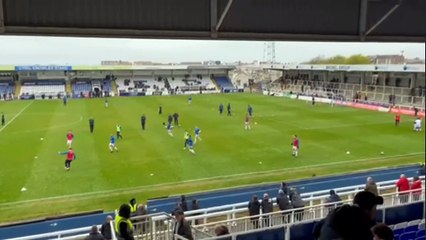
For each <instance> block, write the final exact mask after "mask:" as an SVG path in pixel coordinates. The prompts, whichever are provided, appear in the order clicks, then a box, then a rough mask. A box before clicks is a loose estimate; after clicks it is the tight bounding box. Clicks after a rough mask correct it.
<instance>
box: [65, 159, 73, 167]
mask: <svg viewBox="0 0 426 240" xmlns="http://www.w3.org/2000/svg"><path fill="white" fill-rule="evenodd" d="M71 162H72V160H68V159H67V160H65V167H66V168H71Z"/></svg>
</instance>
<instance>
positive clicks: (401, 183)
mask: <svg viewBox="0 0 426 240" xmlns="http://www.w3.org/2000/svg"><path fill="white" fill-rule="evenodd" d="M396 187H397V188H398V192H399V199H400V201H401V203H405V202H407V201H408V194H409V193H408V192H407V191H408V190H410V183H409V182H408V179H407V177H406V176H405V175H404V174H401V176H400V177H399V180H398V181H397V182H396Z"/></svg>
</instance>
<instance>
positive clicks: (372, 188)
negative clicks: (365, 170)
mask: <svg viewBox="0 0 426 240" xmlns="http://www.w3.org/2000/svg"><path fill="white" fill-rule="evenodd" d="M364 190H365V191H368V192H371V193H373V194H374V195H376V196H379V191H378V190H377V185H376V182H374V179H373V178H372V177H368V178H367V183H366V184H365V189H364Z"/></svg>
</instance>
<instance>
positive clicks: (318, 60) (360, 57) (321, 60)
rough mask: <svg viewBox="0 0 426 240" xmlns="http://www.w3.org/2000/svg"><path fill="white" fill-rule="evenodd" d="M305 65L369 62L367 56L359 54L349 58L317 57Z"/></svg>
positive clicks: (338, 56)
mask: <svg viewBox="0 0 426 240" xmlns="http://www.w3.org/2000/svg"><path fill="white" fill-rule="evenodd" d="M306 64H340V65H342V64H371V60H370V58H368V57H367V56H364V55H361V54H355V55H352V56H349V57H345V56H342V55H336V56H333V57H329V58H325V57H323V56H317V57H314V58H312V59H311V60H310V61H308V62H307V63H306Z"/></svg>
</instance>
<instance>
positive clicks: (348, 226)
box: [86, 165, 424, 240]
mask: <svg viewBox="0 0 426 240" xmlns="http://www.w3.org/2000/svg"><path fill="white" fill-rule="evenodd" d="M422 170H424V165H422ZM395 186H396V188H397V191H398V193H399V200H400V202H401V203H404V202H407V201H408V200H409V196H410V193H411V196H412V199H413V200H414V201H416V200H418V199H419V198H420V196H421V194H422V181H421V180H420V178H419V177H418V176H415V177H413V180H412V182H411V183H410V181H409V180H408V178H407V177H406V176H405V175H404V174H401V176H400V178H399V180H398V181H397V182H396V183H395ZM383 202H384V199H383V198H382V197H381V196H379V190H378V187H377V185H376V183H375V181H374V179H373V178H372V177H368V178H367V181H366V184H365V188H364V190H363V191H361V192H358V193H357V194H356V195H355V197H354V199H353V202H352V204H343V202H342V199H341V197H340V196H339V195H338V194H337V193H336V191H335V190H333V189H332V190H330V192H329V197H327V198H326V199H325V202H324V203H325V208H326V211H327V216H326V218H324V219H323V220H321V221H319V222H318V223H317V224H316V225H315V227H314V229H313V237H314V238H315V239H317V240H326V239H345V240H352V239H353V240H355V239H365V240H388V239H389V240H391V239H393V232H392V230H391V229H390V228H389V227H387V226H386V225H385V224H380V223H379V224H377V223H376V222H375V219H376V213H377V206H378V205H382V204H383ZM276 203H277V207H278V210H279V211H283V216H282V223H289V222H290V221H291V216H292V215H291V214H289V213H286V212H284V211H285V210H289V209H294V210H295V211H294V219H293V220H294V221H302V220H303V218H304V207H305V202H304V201H303V199H302V198H301V196H300V194H299V193H298V192H297V190H296V189H295V188H291V187H289V186H288V185H287V184H286V183H285V182H282V183H281V186H280V188H279V190H278V194H277V196H276ZM247 207H248V214H249V216H250V221H251V223H252V226H253V228H254V229H257V228H260V227H261V226H262V227H268V226H271V225H272V222H271V215H270V214H271V213H272V212H274V202H273V200H272V198H271V197H270V196H269V194H268V193H264V194H263V198H262V199H259V198H258V197H257V196H256V195H254V196H253V197H252V199H251V200H250V201H249V203H248V206H247ZM198 209H200V205H199V202H198V200H196V199H193V200H192V201H191V210H198ZM188 210H190V209H189V207H188V202H187V199H186V196H185V195H182V196H181V197H180V200H179V202H178V203H177V207H176V208H175V210H174V211H173V212H172V215H173V216H174V219H175V221H174V226H173V233H174V234H176V235H179V236H182V237H185V238H186V239H189V240H192V239H194V236H193V235H192V234H193V233H192V230H191V223H190V222H188V221H187V220H186V219H185V212H186V211H188ZM147 214H148V212H147V210H146V208H145V205H143V204H138V203H137V202H136V200H135V199H131V200H130V201H129V203H128V204H123V205H121V207H120V210H119V212H118V215H117V216H116V219H115V223H114V224H115V226H114V228H115V229H117V230H116V233H117V235H118V236H119V237H120V239H124V240H133V234H135V233H134V232H133V231H134V229H133V225H132V224H133V223H140V222H144V223H147V220H148V219H147V218H144V217H143V216H146V215H147ZM261 214H262V215H261ZM130 217H132V221H130ZM112 219H113V218H112V217H111V216H108V217H107V218H106V221H105V223H104V224H103V225H102V227H101V228H100V229H99V230H98V228H97V226H93V227H92V229H91V231H90V234H89V236H87V237H86V240H100V239H105V240H109V239H112V235H111V221H112ZM195 224H196V225H197V224H199V223H198V222H195ZM142 225H143V226H142V228H139V229H141V231H142V232H138V233H136V234H143V233H146V226H144V224H142ZM214 233H215V235H216V236H225V238H221V239H225V240H228V239H231V237H230V236H228V237H226V235H229V234H230V231H229V229H228V227H227V226H225V225H218V226H216V228H215V229H214Z"/></svg>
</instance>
